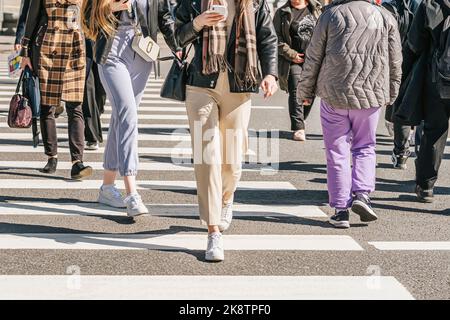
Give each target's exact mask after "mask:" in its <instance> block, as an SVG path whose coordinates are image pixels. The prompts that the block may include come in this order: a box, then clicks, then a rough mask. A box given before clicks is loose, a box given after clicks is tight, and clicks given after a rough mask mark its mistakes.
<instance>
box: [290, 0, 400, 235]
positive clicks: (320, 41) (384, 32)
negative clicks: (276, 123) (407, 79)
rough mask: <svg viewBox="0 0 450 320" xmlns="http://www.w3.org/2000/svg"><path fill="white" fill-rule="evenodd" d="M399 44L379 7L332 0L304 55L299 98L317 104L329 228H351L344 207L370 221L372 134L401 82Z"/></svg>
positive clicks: (373, 216) (376, 3) (373, 161)
mask: <svg viewBox="0 0 450 320" xmlns="http://www.w3.org/2000/svg"><path fill="white" fill-rule="evenodd" d="M401 52H402V51H401V40H400V35H399V32H398V27H397V23H396V21H395V20H394V19H393V17H392V16H391V14H390V13H389V12H388V11H387V10H386V9H384V8H383V7H382V6H381V1H373V0H367V1H366V0H359V1H356V0H335V1H333V2H332V4H331V5H330V6H328V7H326V8H325V11H324V13H323V14H322V15H321V16H320V18H319V21H318V23H317V26H316V28H315V30H314V33H313V37H312V39H311V43H310V46H309V47H308V50H307V52H306V60H305V64H304V67H303V68H304V69H303V73H302V76H301V79H300V81H299V83H298V88H297V99H298V100H299V101H301V102H303V104H308V103H309V104H310V103H311V101H312V99H313V98H314V96H316V95H317V96H318V97H320V98H321V104H320V117H321V122H322V130H323V138H324V143H325V152H326V157H327V185H328V193H329V200H330V206H331V207H332V208H334V209H335V214H334V215H333V216H332V217H331V218H330V223H331V224H333V225H334V226H335V227H338V228H349V227H350V223H349V215H350V214H349V209H351V210H352V211H353V212H354V213H356V214H358V215H359V216H360V219H361V221H363V222H369V221H374V220H376V219H377V218H378V217H377V215H376V214H375V212H374V210H373V208H372V205H371V202H370V198H369V194H370V193H371V192H373V191H374V190H375V169H376V153H375V147H376V128H377V124H378V120H379V116H380V112H381V108H382V107H385V106H386V105H391V104H392V103H393V102H394V101H395V99H396V97H397V95H398V91H399V87H400V81H401V64H402V53H401Z"/></svg>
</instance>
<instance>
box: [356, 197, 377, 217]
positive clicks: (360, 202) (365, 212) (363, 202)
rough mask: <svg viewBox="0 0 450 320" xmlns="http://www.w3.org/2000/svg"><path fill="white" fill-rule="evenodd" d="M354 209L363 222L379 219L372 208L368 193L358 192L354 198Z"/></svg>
mask: <svg viewBox="0 0 450 320" xmlns="http://www.w3.org/2000/svg"><path fill="white" fill-rule="evenodd" d="M352 211H353V212H354V213H356V214H357V215H358V216H359V218H360V219H361V221H362V222H370V221H375V220H377V219H378V216H377V215H376V214H375V212H374V211H373V209H372V204H371V203H370V198H369V196H368V195H366V194H362V193H358V194H357V195H355V197H354V198H353V204H352Z"/></svg>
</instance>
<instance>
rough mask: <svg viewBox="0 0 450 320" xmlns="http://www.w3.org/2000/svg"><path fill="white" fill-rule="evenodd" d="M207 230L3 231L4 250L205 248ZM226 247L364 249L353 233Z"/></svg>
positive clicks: (228, 238)
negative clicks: (171, 231)
mask: <svg viewBox="0 0 450 320" xmlns="http://www.w3.org/2000/svg"><path fill="white" fill-rule="evenodd" d="M206 238H207V237H206V232H205V234H159V235H155V234H129V235H124V234H75V233H73V234H62V233H30V234H26V233H20V234H14V233H13V234H0V250H6V249H8V250H30V249H34V250H190V251H193V250H202V251H203V250H205V245H206ZM223 238H224V250H225V251H227V250H232V251H235V250H240V251H250V250H252V251H256V250H257V251H264V250H271V251H286V250H302V251H362V250H364V249H363V248H362V247H361V246H360V245H359V244H358V243H357V242H356V241H355V240H353V239H352V237H350V236H341V235H272V234H266V235H224V236H223Z"/></svg>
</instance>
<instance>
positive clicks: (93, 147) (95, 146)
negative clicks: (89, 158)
mask: <svg viewBox="0 0 450 320" xmlns="http://www.w3.org/2000/svg"><path fill="white" fill-rule="evenodd" d="M98 148H99V145H98V142H86V146H85V147H84V149H85V150H98Z"/></svg>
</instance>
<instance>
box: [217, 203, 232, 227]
mask: <svg viewBox="0 0 450 320" xmlns="http://www.w3.org/2000/svg"><path fill="white" fill-rule="evenodd" d="M231 220H233V202H229V203H225V204H224V205H223V207H222V215H221V217H220V224H219V230H220V232H223V231H225V230H227V229H228V228H229V227H230V225H231Z"/></svg>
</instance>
